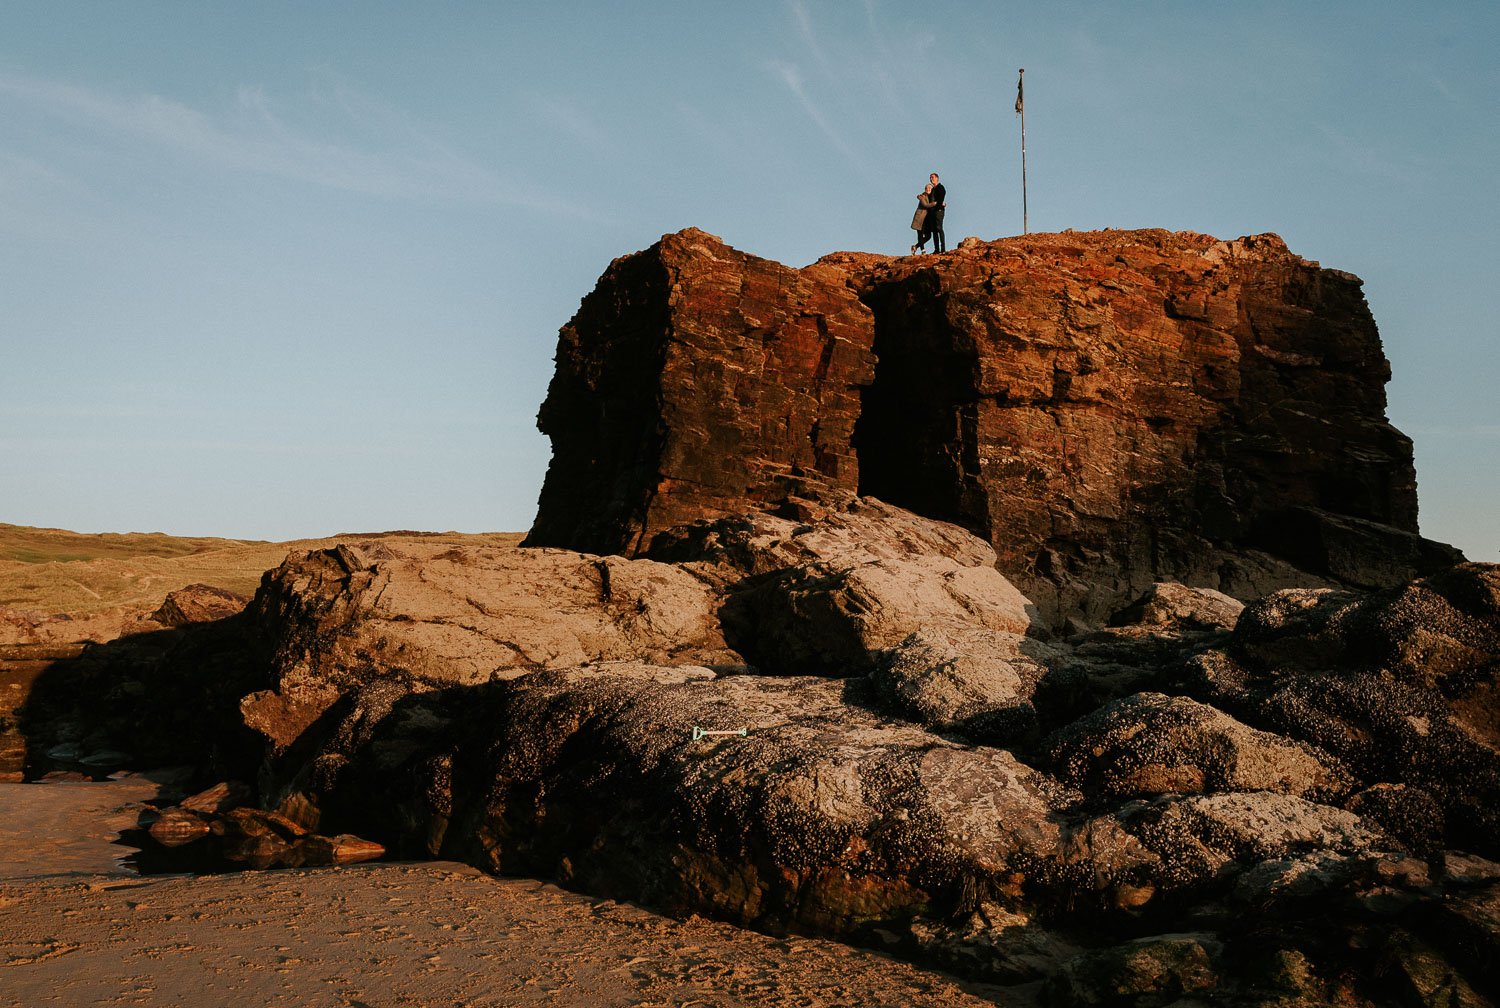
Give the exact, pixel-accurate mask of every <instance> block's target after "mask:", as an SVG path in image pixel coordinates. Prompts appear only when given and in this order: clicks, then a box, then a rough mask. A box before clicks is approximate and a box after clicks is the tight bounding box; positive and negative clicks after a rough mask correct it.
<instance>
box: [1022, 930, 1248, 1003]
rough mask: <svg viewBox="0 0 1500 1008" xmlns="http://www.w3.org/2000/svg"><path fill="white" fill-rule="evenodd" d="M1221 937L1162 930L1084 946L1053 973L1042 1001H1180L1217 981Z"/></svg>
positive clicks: (1043, 991) (1221, 949) (1205, 990)
mask: <svg viewBox="0 0 1500 1008" xmlns="http://www.w3.org/2000/svg"><path fill="white" fill-rule="evenodd" d="M1222 952H1223V943H1222V942H1220V941H1218V940H1217V939H1216V938H1215V937H1214V936H1213V935H1209V934H1202V933H1199V934H1164V935H1152V936H1151V937H1148V938H1138V939H1136V940H1135V941H1132V942H1128V943H1126V944H1124V945H1117V946H1115V947H1113V948H1105V949H1097V950H1093V951H1090V952H1084V953H1082V954H1080V955H1078V956H1076V957H1074V958H1073V959H1070V960H1069V961H1068V962H1066V963H1064V964H1063V966H1062V969H1060V970H1059V971H1058V972H1057V973H1055V974H1054V975H1053V976H1052V977H1050V978H1049V979H1048V980H1047V982H1046V983H1045V984H1044V985H1043V987H1042V1003H1043V1004H1045V1005H1059V1006H1062V1005H1068V1006H1084V1005H1097V1006H1101V1008H1102V1006H1115V1005H1121V1006H1132V1008H1146V1006H1158V1005H1169V1004H1180V1003H1182V1002H1181V1000H1180V999H1181V998H1183V997H1184V996H1185V995H1192V994H1197V993H1208V992H1210V991H1212V990H1213V989H1214V988H1215V987H1216V986H1218V984H1219V974H1218V971H1217V969H1216V968H1215V965H1214V963H1215V960H1216V959H1217V958H1218V957H1219V956H1220V954H1221V953H1222Z"/></svg>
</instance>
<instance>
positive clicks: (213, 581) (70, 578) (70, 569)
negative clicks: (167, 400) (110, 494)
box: [0, 523, 521, 616]
mask: <svg viewBox="0 0 1500 1008" xmlns="http://www.w3.org/2000/svg"><path fill="white" fill-rule="evenodd" d="M415 534H422V535H431V536H432V537H433V538H436V539H438V540H440V541H451V542H454V543H455V544H459V543H466V544H470V545H490V546H513V545H515V544H516V543H518V542H520V540H521V536H520V534H518V533H511V532H497V533H484V534H478V535H465V534H461V533H456V532H440V533H410V532H405V533H399V532H386V533H361V534H350V535H340V536H333V537H330V538H327V539H296V540H292V541H289V542H280V543H268V542H258V541H254V540H240V539H205V538H189V537H185V536H169V535H162V534H160V533H149V532H130V533H113V532H110V533H102V534H98V535H87V534H83V533H78V532H68V531H65V530H63V529H43V528H29V527H26V526H21V525H6V524H4V523H0V606H11V607H13V608H16V609H21V610H25V611H27V612H32V613H37V614H45V615H52V614H56V613H68V614H70V615H73V616H87V615H90V614H93V613H99V612H104V611H107V610H116V609H120V608H126V609H142V610H146V611H149V610H150V609H154V608H155V607H156V606H157V605H159V604H160V603H161V601H162V599H163V598H165V597H166V596H167V593H168V592H173V591H176V590H177V589H179V588H182V587H185V586H187V585H190V584H209V585H213V586H215V587H217V588H223V589H226V590H228V591H232V592H236V593H238V594H240V595H250V594H252V593H253V592H254V591H255V587H256V585H258V584H259V583H260V576H261V574H262V573H263V572H264V571H266V570H269V569H270V568H272V567H275V566H277V565H278V564H280V563H281V561H282V559H283V558H285V557H286V555H287V553H288V552H290V551H291V550H311V549H320V548H323V547H327V546H331V545H332V544H334V543H336V542H344V541H357V540H360V539H372V538H373V539H379V538H382V537H388V536H396V535H415Z"/></svg>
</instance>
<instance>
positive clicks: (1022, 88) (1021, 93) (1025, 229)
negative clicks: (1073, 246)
mask: <svg viewBox="0 0 1500 1008" xmlns="http://www.w3.org/2000/svg"><path fill="white" fill-rule="evenodd" d="M1016 111H1017V112H1019V113H1021V233H1022V234H1030V233H1031V221H1030V218H1029V214H1028V211H1027V206H1026V68H1025V67H1022V68H1021V76H1020V77H1018V78H1017V79H1016Z"/></svg>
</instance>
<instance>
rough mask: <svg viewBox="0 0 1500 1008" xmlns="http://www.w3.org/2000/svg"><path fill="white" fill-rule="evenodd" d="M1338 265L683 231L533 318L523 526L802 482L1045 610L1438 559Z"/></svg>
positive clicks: (1255, 587) (1263, 588)
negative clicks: (910, 526) (745, 247)
mask: <svg viewBox="0 0 1500 1008" xmlns="http://www.w3.org/2000/svg"><path fill="white" fill-rule="evenodd" d="M1388 377H1389V365H1388V364H1387V362H1386V359H1385V356H1384V353H1383V352H1382V350H1381V346H1380V339H1379V335H1378V333H1377V331H1376V328H1375V323H1374V320H1373V319H1372V318H1371V315H1370V312H1369V309H1368V307H1367V305H1366V303H1365V300H1364V297H1363V295H1362V293H1361V290H1360V281H1359V280H1358V278H1356V277H1354V276H1351V275H1350V274H1348V273H1343V272H1340V271H1338V270H1328V269H1322V268H1320V267H1319V266H1318V264H1316V263H1313V262H1309V261H1307V260H1305V259H1302V258H1300V257H1298V256H1296V255H1294V254H1292V253H1291V252H1289V251H1288V250H1287V248H1286V246H1285V244H1284V243H1283V242H1282V241H1281V239H1280V238H1278V237H1276V236H1275V235H1259V236H1254V237H1249V238H1241V239H1239V240H1237V241H1232V242H1224V241H1218V240H1216V239H1214V238H1211V237H1208V236H1206V235H1198V234H1191V233H1179V234H1173V233H1170V232H1166V231H1104V232H1094V233H1071V232H1069V233H1064V234H1053V235H1030V236H1024V237H1018V238H1009V239H1003V240H1000V241H994V242H987V243H986V242H978V241H966V242H965V247H964V248H961V249H959V250H957V251H955V252H952V253H949V254H946V255H943V256H926V257H915V256H913V257H902V258H890V257H884V256H873V255H863V254H852V253H838V254H835V255H831V256H828V257H825V258H824V259H822V260H820V261H818V262H817V263H814V264H813V265H811V266H808V267H806V268H804V269H800V270H796V269H790V268H788V267H785V266H782V265H780V264H778V263H774V262H770V261H768V260H764V259H759V258H756V257H754V256H750V255H746V254H744V253H741V252H738V251H736V250H734V249H732V248H729V247H728V246H726V245H724V244H723V243H722V242H721V241H719V240H718V239H716V238H714V237H713V236H712V235H708V234H705V233H703V232H701V231H696V230H688V231H684V232H681V233H679V234H675V235H668V236H666V237H665V238H663V239H662V241H661V242H660V243H658V244H657V245H654V246H652V247H651V248H650V249H647V250H645V251H644V252H640V253H637V254H635V255H632V256H627V257H624V258H622V259H619V260H616V261H615V263H613V264H612V265H611V266H610V268H609V270H608V271H607V272H606V273H605V275H604V277H603V278H602V279H601V280H600V282H599V286H598V287H597V288H596V289H595V291H594V292H593V293H592V294H590V295H589V296H588V297H587V298H586V299H585V300H584V302H583V305H582V307H581V308H580V310H579V312H578V314H577V315H576V316H575V317H574V319H573V320H572V321H571V322H570V323H569V324H568V325H567V326H566V327H564V329H563V330H562V334H561V338H560V340H559V344H558V355H557V372H556V375H555V377H554V379H553V383H552V386H551V388H550V390H549V392H548V396H547V400H546V402H545V404H544V405H543V407H542V411H541V416H540V426H541V428H542V430H543V431H544V432H545V433H547V434H548V435H549V436H550V437H551V438H552V442H553V452H554V456H553V462H552V466H551V469H550V470H549V472H548V476H547V480H546V484H545V487H544V489H543V492H542V496H541V506H540V509H539V511H538V514H537V518H536V522H535V524H534V526H533V528H532V531H531V535H530V538H529V540H528V542H529V543H530V544H532V545H552V546H563V547H568V548H573V549H581V550H586V551H590V552H604V553H614V552H619V553H634V552H640V551H643V550H645V549H647V548H648V547H649V545H650V542H651V539H652V537H654V536H655V535H656V534H657V533H658V532H661V531H663V530H665V529H667V528H670V527H671V526H674V525H679V524H682V523H684V522H686V521H690V520H693V519H697V518H710V519H711V518H714V517H718V516H720V515H723V514H726V513H732V512H735V511H743V510H747V509H751V508H754V507H757V506H762V505H765V504H767V503H772V502H775V501H778V500H780V499H782V498H783V497H785V496H786V495H787V494H788V492H804V493H805V492H810V491H809V488H810V487H814V486H819V487H824V488H832V489H835V490H842V491H846V492H852V491H857V492H860V493H863V494H867V495H870V496H874V497H878V498H880V499H882V500H886V501H889V502H891V503H894V504H898V505H900V506H902V507H905V508H908V509H910V510H912V511H915V512H917V513H919V514H922V515H926V516H928V517H932V518H937V519H940V520H944V521H951V522H954V523H957V524H959V525H962V526H964V527H966V528H968V529H970V530H971V531H974V532H975V533H977V534H979V535H981V536H983V537H984V538H986V539H988V540H989V541H990V542H991V543H992V544H993V545H994V547H995V549H996V552H997V554H998V556H999V564H1000V569H1001V571H1002V572H1004V573H1005V574H1006V575H1007V576H1009V577H1010V578H1012V579H1013V580H1014V581H1016V583H1017V584H1018V585H1019V586H1020V587H1021V588H1022V589H1023V590H1025V591H1026V592H1027V594H1028V595H1029V596H1030V597H1031V598H1032V599H1033V600H1034V601H1035V602H1036V603H1037V604H1038V605H1039V606H1040V607H1041V609H1042V611H1043V612H1044V613H1045V614H1046V615H1047V616H1048V617H1049V618H1050V619H1052V620H1054V621H1055V620H1057V619H1059V618H1066V617H1068V616H1081V617H1083V618H1085V619H1086V620H1088V621H1091V622H1097V621H1098V620H1100V619H1102V618H1104V617H1106V616H1108V615H1109V613H1110V612H1111V611H1112V610H1113V609H1114V608H1117V607H1118V605H1119V604H1120V603H1121V602H1122V600H1126V599H1129V598H1135V597H1138V596H1139V594H1140V593H1141V592H1142V591H1143V590H1144V589H1145V588H1146V587H1147V586H1148V585H1150V584H1151V583H1153V582H1156V581H1175V582H1182V583H1186V584H1192V585H1198V586H1202V587H1209V588H1214V589H1217V590H1220V591H1223V592H1226V593H1228V594H1230V595H1233V596H1235V597H1238V598H1243V599H1250V598H1255V597H1258V596H1260V595H1263V594H1265V593H1266V592H1268V591H1271V590H1275V589H1278V588H1282V587H1290V586H1294V585H1302V586H1306V585H1308V584H1317V583H1334V584H1343V585H1352V586H1357V587H1362V588H1382V587H1390V586H1392V585H1395V584H1399V583H1402V582H1404V581H1406V580H1408V579H1410V578H1412V577H1414V576H1418V575H1420V574H1423V573H1428V572H1430V571H1432V570H1435V569H1438V568H1440V567H1442V566H1446V565H1447V564H1450V563H1453V562H1455V561H1456V560H1457V559H1459V557H1458V556H1457V554H1456V552H1455V551H1453V550H1451V549H1449V548H1447V547H1443V546H1441V545H1439V544H1436V543H1432V542H1429V541H1427V540H1424V539H1422V538H1421V537H1420V536H1419V535H1418V534H1417V500H1416V483H1415V475H1414V471H1413V467H1412V456H1411V445H1410V442H1409V440H1408V439H1407V438H1406V437H1405V436H1404V435H1402V434H1401V433H1400V432H1399V431H1397V430H1396V429H1395V428H1394V427H1392V426H1391V425H1390V424H1389V423H1388V422H1387V420H1386V418H1385V382H1386V380H1387V379H1388Z"/></svg>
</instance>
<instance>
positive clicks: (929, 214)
mask: <svg viewBox="0 0 1500 1008" xmlns="http://www.w3.org/2000/svg"><path fill="white" fill-rule="evenodd" d="M947 207H948V190H947V189H945V188H944V187H943V183H941V182H939V181H938V174H937V172H933V173H932V174H931V175H929V176H927V186H926V188H924V189H923V190H922V191H921V192H919V193H917V212H916V213H915V214H913V215H912V218H911V227H912V230H913V231H915V232H916V233H917V243H916V244H915V245H913V246H912V247H911V250H912V252H913V253H918V252H926V251H927V239H928V238H931V239H932V251H934V252H946V251H948V239H947V237H946V236H944V234H943V211H944V210H946V209H947Z"/></svg>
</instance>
